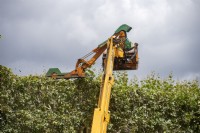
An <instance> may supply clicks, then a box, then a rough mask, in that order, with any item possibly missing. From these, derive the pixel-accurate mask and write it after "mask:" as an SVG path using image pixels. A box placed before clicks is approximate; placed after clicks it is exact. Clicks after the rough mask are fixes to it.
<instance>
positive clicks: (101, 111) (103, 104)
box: [92, 37, 115, 133]
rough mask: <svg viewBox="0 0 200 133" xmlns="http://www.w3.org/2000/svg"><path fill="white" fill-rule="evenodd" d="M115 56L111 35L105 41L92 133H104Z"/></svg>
mask: <svg viewBox="0 0 200 133" xmlns="http://www.w3.org/2000/svg"><path fill="white" fill-rule="evenodd" d="M114 57H115V47H114V46H113V37H111V38H109V39H108V42H107V58H106V64H105V68H104V70H105V71H104V75H103V76H102V84H101V88H100V96H99V102H98V107H97V108H95V110H94V116H93V122H92V133H106V131H107V125H108V122H109V120H110V112H109V103H110V95H111V87H112V85H113V83H114V77H113V75H112V72H113V64H114Z"/></svg>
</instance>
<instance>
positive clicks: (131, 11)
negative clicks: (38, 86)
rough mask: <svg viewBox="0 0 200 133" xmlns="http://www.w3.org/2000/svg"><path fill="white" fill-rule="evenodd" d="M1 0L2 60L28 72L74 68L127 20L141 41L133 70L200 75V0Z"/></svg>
mask: <svg viewBox="0 0 200 133" xmlns="http://www.w3.org/2000/svg"><path fill="white" fill-rule="evenodd" d="M0 3H1V4H0V12H1V14H0V32H1V34H2V36H3V37H2V39H0V64H2V65H6V66H8V67H11V68H13V69H15V68H16V67H17V68H16V69H18V68H20V69H22V70H24V73H23V74H30V73H37V72H38V73H41V72H42V71H43V69H44V68H45V69H48V67H54V66H55V67H61V68H62V69H64V70H67V71H69V70H70V69H73V68H74V65H75V62H76V60H77V59H78V58H79V57H82V56H83V55H85V54H86V53H87V52H89V51H90V50H92V49H94V48H95V47H96V46H97V45H98V44H99V43H101V42H102V41H104V40H105V39H107V38H108V37H109V36H110V35H112V34H113V32H114V31H115V30H116V28H117V27H118V26H119V25H121V24H123V23H127V24H129V25H131V26H132V27H133V30H132V31H131V32H130V33H128V36H129V39H130V40H133V41H134V42H138V43H139V50H140V51H139V52H140V65H139V66H140V68H139V70H138V71H135V72H133V73H135V74H137V75H140V76H141V75H143V76H145V75H146V74H147V73H149V72H151V71H156V72H158V73H160V74H161V75H164V76H165V75H168V74H169V73H170V72H173V73H174V75H176V76H177V77H186V76H187V75H188V77H192V76H191V75H194V77H195V76H198V75H199V74H200V63H199V61H198V58H199V57H200V52H199V50H200V45H199V41H200V40H199V38H200V37H199V35H200V28H199V26H198V25H199V20H200V19H199V18H200V17H199V12H200V11H199V10H200V8H199V7H200V3H199V1H198V0H186V1H181V0H174V1H166V0H160V1H157V0H149V1H148V2H147V1H145V0H126V1H122V0H116V1H115V2H113V1H111V0H97V1H89V0H84V1H81V0H68V1H63V0H61V1H56V2H55V1H53V0H44V1H39V0H36V1H31V0H26V1H25V0H16V1H11V0H6V1H3V2H2V1H1V2H0ZM99 62H100V61H98V63H97V64H100V63H99ZM26 66H29V67H28V68H26ZM43 66H45V67H43ZM95 67H96V66H95ZM97 67H100V66H97ZM14 71H15V70H14ZM16 73H17V72H16ZM133 73H132V72H131V74H133Z"/></svg>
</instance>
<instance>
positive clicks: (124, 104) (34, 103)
mask: <svg viewBox="0 0 200 133" xmlns="http://www.w3.org/2000/svg"><path fill="white" fill-rule="evenodd" d="M87 74H88V77H87V78H84V79H74V80H53V79H50V78H46V77H45V76H42V75H40V76H38V75H29V76H17V75H14V74H13V73H12V71H11V70H10V69H9V68H6V67H4V66H1V65H0V132H5V133H10V132H14V133H27V132H30V133H37V132H38V133H43V132H44V133H76V132H89V131H90V127H91V122H92V116H93V110H94V108H95V107H96V106H97V100H98V94H99V88H100V81H101V80H100V79H101V78H100V77H101V74H95V73H94V72H93V71H91V70H88V71H87ZM110 112H111V121H110V123H109V127H108V132H111V133H130V132H131V133H132V132H133V133H134V132H135V133H155V132H158V133H162V132H165V133H168V132H169V133H171V132H176V133H182V132H183V133H185V132H186V133H190V132H191V133H198V132H200V87H199V83H198V82H197V81H195V80H193V81H176V80H174V79H173V75H172V74H170V75H169V76H168V77H167V78H165V79H161V78H160V77H159V75H157V74H155V73H152V74H150V75H148V76H146V78H145V79H143V80H141V81H139V80H138V79H137V78H136V77H135V78H134V79H133V80H132V81H129V80H128V75H127V73H126V72H119V73H115V84H114V86H113V89H112V96H111V103H110Z"/></svg>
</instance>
